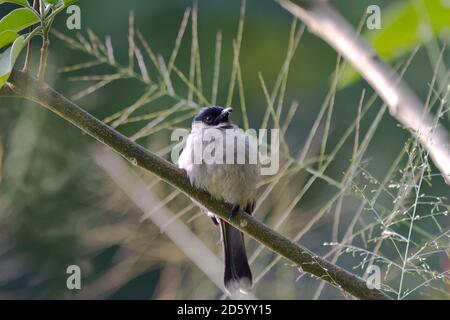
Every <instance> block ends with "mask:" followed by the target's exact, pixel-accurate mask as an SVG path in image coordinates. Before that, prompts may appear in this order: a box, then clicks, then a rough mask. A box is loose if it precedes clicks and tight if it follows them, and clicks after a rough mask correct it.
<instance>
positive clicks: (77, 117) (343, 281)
mask: <svg viewBox="0 0 450 320" xmlns="http://www.w3.org/2000/svg"><path fill="white" fill-rule="evenodd" d="M10 90H12V91H13V92H14V93H15V95H16V96H18V97H23V98H25V99H28V100H32V101H35V102H37V103H38V104H40V105H42V106H44V107H46V108H47V109H49V110H50V111H52V112H54V113H56V114H58V115H59V116H60V117H62V118H64V119H65V120H67V121H69V122H71V123H72V124H73V125H75V126H77V127H78V128H80V129H81V130H83V131H84V132H86V133H88V134H89V135H91V136H92V137H93V138H95V139H96V140H98V141H100V142H103V143H104V144H105V145H107V146H109V147H110V148H112V149H113V150H115V151H116V152H118V153H119V154H121V155H122V156H123V157H124V158H126V159H127V160H128V161H130V162H131V163H132V164H134V165H136V166H139V167H142V168H144V169H146V170H148V171H150V172H152V173H154V174H155V175H157V176H159V177H160V178H161V179H163V180H164V181H166V182H168V183H170V184H171V185H172V186H174V187H175V188H177V189H179V190H180V191H182V192H183V193H185V194H186V195H188V196H189V197H191V198H193V199H195V200H196V201H198V202H199V203H201V204H202V205H204V206H205V207H206V208H207V209H208V210H210V211H212V212H214V213H216V214H217V215H219V216H220V217H221V218H222V219H224V220H227V221H228V222H229V223H231V224H232V225H234V226H235V227H237V228H239V229H240V230H242V231H243V232H245V233H246V234H248V235H249V236H251V237H253V238H254V239H255V240H257V241H259V242H260V243H262V244H264V245H266V246H267V247H268V248H270V249H271V250H273V251H274V252H276V253H278V254H280V255H281V256H283V257H285V258H286V259H288V260H290V261H292V262H293V263H295V265H297V266H298V267H299V268H300V269H302V270H303V271H305V272H308V273H310V274H312V275H314V276H316V277H318V278H320V279H323V280H325V281H327V282H329V283H330V284H332V285H333V286H336V287H338V288H340V289H342V290H344V291H346V292H348V293H350V294H352V295H353V296H355V297H357V298H360V299H388V298H389V297H388V296H387V295H385V294H384V293H383V292H381V291H379V290H376V289H369V288H368V287H367V285H366V282H365V281H364V280H362V279H361V278H359V277H357V276H355V275H353V274H351V273H349V272H348V271H346V270H344V269H341V268H340V267H338V266H335V265H334V264H332V263H330V262H328V261H326V260H324V259H322V258H320V257H318V256H316V255H314V254H313V253H311V252H310V251H309V250H307V249H305V248H303V247H301V246H299V245H297V244H296V243H294V242H292V241H291V240H289V239H287V238H286V237H284V236H282V235H281V234H279V233H277V232H276V231H274V230H272V229H270V228H269V227H267V226H266V225H265V224H263V223H261V222H259V221H258V220H256V219H255V218H253V217H252V216H250V215H248V214H246V213H244V212H243V211H240V212H239V213H237V214H236V215H235V216H233V218H230V212H231V210H232V208H231V206H230V205H228V204H226V203H224V202H220V201H217V200H215V199H214V198H212V197H211V196H210V195H209V194H208V193H207V192H205V191H202V190H199V189H196V188H194V187H193V186H192V185H191V184H190V182H189V179H188V178H187V176H186V174H185V172H184V171H182V170H180V169H178V168H177V167H175V166H174V165H173V164H171V163H170V162H168V161H167V160H165V159H163V158H161V157H159V156H157V155H156V154H154V153H152V152H150V151H149V150H147V149H145V148H144V147H142V146H140V145H139V144H137V143H135V142H134V141H132V140H130V139H128V138H127V137H125V136H124V135H122V134H121V133H119V132H117V131H116V130H114V129H113V128H111V127H109V126H108V125H106V124H105V123H103V122H102V121H100V120H98V119H97V118H95V117H94V116H92V115H91V114H89V113H88V112H86V111H84V110H83V109H81V108H80V107H78V106H77V105H76V104H74V103H73V102H71V101H69V100H68V99H66V98H65V97H64V96H62V95H61V94H59V93H58V92H56V91H55V90H53V89H52V88H50V87H49V86H48V85H46V84H45V83H42V82H39V81H38V80H37V79H35V78H32V77H30V76H28V75H27V74H25V73H22V72H19V71H13V73H12V74H11V77H10V79H9V85H8V92H9V93H10ZM3 91H4V90H0V96H2V95H3V93H4V92H3Z"/></svg>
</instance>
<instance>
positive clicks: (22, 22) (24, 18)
mask: <svg viewBox="0 0 450 320" xmlns="http://www.w3.org/2000/svg"><path fill="white" fill-rule="evenodd" d="M38 22H39V17H37V16H36V15H35V14H34V12H33V11H32V10H30V9H27V8H20V9H16V10H13V11H11V12H10V13H9V14H8V15H6V16H5V17H3V19H1V20H0V30H12V31H16V32H19V31H21V30H23V29H25V28H27V27H29V26H32V25H34V24H36V23H38Z"/></svg>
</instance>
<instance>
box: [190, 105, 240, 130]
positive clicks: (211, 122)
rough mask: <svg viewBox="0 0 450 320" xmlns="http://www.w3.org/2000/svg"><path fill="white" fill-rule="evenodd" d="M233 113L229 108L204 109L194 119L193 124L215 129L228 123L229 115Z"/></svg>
mask: <svg viewBox="0 0 450 320" xmlns="http://www.w3.org/2000/svg"><path fill="white" fill-rule="evenodd" d="M231 111H233V109H231V108H222V107H206V108H202V109H201V110H200V112H199V113H198V114H197V115H196V116H195V117H194V120H193V123H194V124H196V123H202V124H203V125H205V126H208V127H216V126H219V125H222V124H228V123H230V120H229V115H230V113H231Z"/></svg>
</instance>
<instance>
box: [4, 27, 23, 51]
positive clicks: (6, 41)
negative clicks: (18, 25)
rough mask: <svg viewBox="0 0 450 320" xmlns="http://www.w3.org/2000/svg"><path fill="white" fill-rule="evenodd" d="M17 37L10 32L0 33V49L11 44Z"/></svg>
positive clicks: (15, 33)
mask: <svg viewBox="0 0 450 320" xmlns="http://www.w3.org/2000/svg"><path fill="white" fill-rule="evenodd" d="M18 36H19V34H18V33H17V32H15V31H12V30H5V31H3V32H0V49H1V48H3V47H6V46H7V45H8V44H10V43H12V42H13V41H14V40H16V38H17V37H18Z"/></svg>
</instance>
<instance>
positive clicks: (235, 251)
mask: <svg viewBox="0 0 450 320" xmlns="http://www.w3.org/2000/svg"><path fill="white" fill-rule="evenodd" d="M231 111H232V109H231V108H226V109H225V108H222V107H207V108H203V109H201V110H200V112H199V113H198V114H197V116H195V117H194V120H193V121H192V130H191V133H190V135H189V136H188V138H187V140H186V147H185V148H184V150H183V152H182V153H181V155H180V158H179V161H178V166H179V167H180V168H182V169H184V170H185V171H186V173H187V175H188V177H189V179H190V181H191V184H192V185H194V186H196V187H197V188H199V189H203V190H206V191H208V192H209V193H210V194H211V195H212V196H213V197H215V198H217V199H219V200H222V201H225V202H227V203H229V204H231V205H232V206H233V212H230V215H232V214H233V213H234V212H237V211H236V210H238V209H242V210H244V211H245V212H247V213H248V214H252V212H253V209H254V207H255V197H256V184H257V182H258V179H259V174H260V170H259V165H258V162H257V161H258V160H257V161H256V162H255V161H250V158H251V157H250V155H249V153H250V152H252V150H253V151H255V150H256V147H255V146H256V145H255V143H254V142H253V141H252V140H251V139H249V136H247V135H245V133H244V132H243V130H241V129H239V127H238V126H236V125H235V124H233V123H231V122H230V120H229V114H230V112H231ZM233 135H234V137H233ZM211 137H214V138H211ZM227 137H228V140H227ZM230 137H231V138H230ZM230 139H235V142H234V143H231V142H230ZM238 141H240V142H243V143H241V144H240V143H238ZM228 142H230V143H228ZM211 143H212V145H211ZM208 146H209V147H208ZM211 146H212V148H211ZM227 146H228V149H227ZM242 146H245V148H242ZM214 148H216V149H215V151H214V152H210V153H208V151H211V149H214ZM230 149H231V150H230ZM198 150H201V151H200V155H199V154H198V152H199V151H198ZM243 150H244V151H243ZM220 151H223V152H220ZM196 152H197V154H196ZM227 152H228V154H229V155H231V156H228V157H227ZM240 152H241V153H242V152H245V154H244V155H242V154H239V153H240ZM208 156H209V157H210V158H213V159H212V160H211V159H207V158H208ZM196 157H197V158H196ZM214 157H215V158H214ZM231 158H233V160H231ZM257 158H258V157H257ZM239 159H241V160H239ZM243 159H245V162H244V163H242V160H243ZM220 160H222V161H220ZM230 160H231V163H230ZM200 207H201V205H200ZM201 208H202V210H203V211H205V212H206V213H207V214H208V216H210V217H211V218H212V220H213V222H214V224H215V225H220V230H221V235H222V241H223V252H224V259H225V272H224V284H225V288H226V289H227V290H228V292H230V293H234V292H236V291H238V290H239V291H241V292H248V291H249V290H250V289H251V286H252V273H251V271H250V267H249V264H248V261H247V255H246V252H245V244H244V236H243V234H242V232H240V231H239V230H238V229H236V228H234V227H233V226H231V225H230V224H228V223H227V222H225V221H224V220H222V219H220V218H219V217H217V216H215V215H214V214H213V213H211V212H208V210H206V209H205V208H204V207H201Z"/></svg>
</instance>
